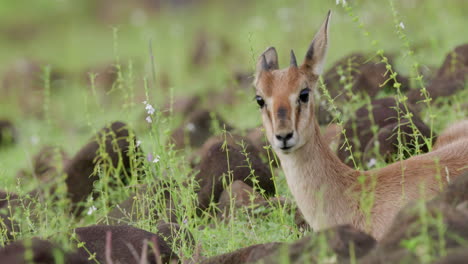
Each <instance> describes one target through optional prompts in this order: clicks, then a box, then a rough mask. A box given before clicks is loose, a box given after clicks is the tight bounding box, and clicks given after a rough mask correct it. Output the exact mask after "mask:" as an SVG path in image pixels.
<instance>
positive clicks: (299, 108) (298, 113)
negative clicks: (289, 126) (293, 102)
mask: <svg viewBox="0 0 468 264" xmlns="http://www.w3.org/2000/svg"><path fill="white" fill-rule="evenodd" d="M301 108H302V105H301V104H299V106H297V110H296V122H294V128H295V129H296V131H297V128H298V126H299V118H300V116H301V110H302V109H301Z"/></svg>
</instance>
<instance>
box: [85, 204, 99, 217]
mask: <svg viewBox="0 0 468 264" xmlns="http://www.w3.org/2000/svg"><path fill="white" fill-rule="evenodd" d="M96 210H97V209H96V206H94V205H93V206H91V207H90V208H89V209H88V212H87V214H88V215H91V214H93V212H94V211H96Z"/></svg>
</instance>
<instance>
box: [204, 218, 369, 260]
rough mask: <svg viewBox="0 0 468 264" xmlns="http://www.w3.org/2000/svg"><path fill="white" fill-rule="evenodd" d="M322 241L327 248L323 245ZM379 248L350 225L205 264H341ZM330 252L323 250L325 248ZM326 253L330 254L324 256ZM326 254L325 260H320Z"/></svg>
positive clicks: (255, 246) (235, 252) (258, 246)
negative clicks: (351, 253) (352, 256)
mask: <svg viewBox="0 0 468 264" xmlns="http://www.w3.org/2000/svg"><path fill="white" fill-rule="evenodd" d="M323 241H325V242H326V245H323ZM375 244H376V241H375V239H374V238H372V237H371V236H369V235H367V234H365V233H363V232H361V231H359V230H356V229H354V228H353V227H352V226H350V225H343V226H337V227H334V228H330V229H327V230H323V231H320V232H318V233H315V234H312V235H309V236H306V237H304V238H302V239H300V240H298V241H295V242H293V243H266V244H259V245H253V246H250V247H247V248H242V249H239V250H236V251H234V252H231V253H226V254H223V255H220V256H215V257H212V258H209V259H207V260H205V261H204V262H202V263H204V264H215V263H216V264H218V263H219V264H222V263H233V264H236V263H278V264H279V263H327V262H332V263H336V262H338V263H342V262H345V261H348V260H349V259H350V258H351V255H350V252H351V247H352V248H353V249H354V256H355V257H356V258H359V257H362V256H364V255H365V254H367V253H368V252H369V251H370V250H371V249H372V248H373V247H374V246H375ZM324 246H327V247H328V248H326V249H324V248H323V247H324ZM323 250H327V252H323ZM319 252H320V254H321V255H323V254H326V259H318V256H319Z"/></svg>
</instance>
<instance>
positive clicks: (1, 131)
mask: <svg viewBox="0 0 468 264" xmlns="http://www.w3.org/2000/svg"><path fill="white" fill-rule="evenodd" d="M16 141H18V133H17V131H16V128H15V126H14V125H13V123H12V122H11V121H9V120H0V146H7V145H11V144H13V143H15V142H16Z"/></svg>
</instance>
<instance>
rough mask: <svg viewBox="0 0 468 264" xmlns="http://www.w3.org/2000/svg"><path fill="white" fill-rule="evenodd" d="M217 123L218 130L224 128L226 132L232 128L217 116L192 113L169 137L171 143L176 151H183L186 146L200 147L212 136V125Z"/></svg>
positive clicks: (200, 111) (200, 112)
mask: <svg viewBox="0 0 468 264" xmlns="http://www.w3.org/2000/svg"><path fill="white" fill-rule="evenodd" d="M215 122H216V123H218V124H219V126H220V128H221V129H223V128H224V126H226V130H227V131H230V130H231V129H232V128H231V126H229V125H228V124H226V122H225V121H224V120H222V119H221V118H220V117H219V116H217V115H213V116H212V115H211V114H210V112H208V111H206V110H198V111H195V112H192V113H191V114H190V115H189V117H188V118H187V120H186V121H185V122H184V123H183V124H182V125H181V126H179V127H178V128H177V129H176V130H175V131H174V132H173V133H172V135H171V139H172V140H171V142H172V143H174V147H175V148H176V149H183V148H185V147H187V146H190V147H192V148H198V147H200V146H201V145H202V144H203V143H204V142H205V140H207V139H208V138H209V137H210V136H212V135H213V131H212V129H211V128H212V123H215Z"/></svg>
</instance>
